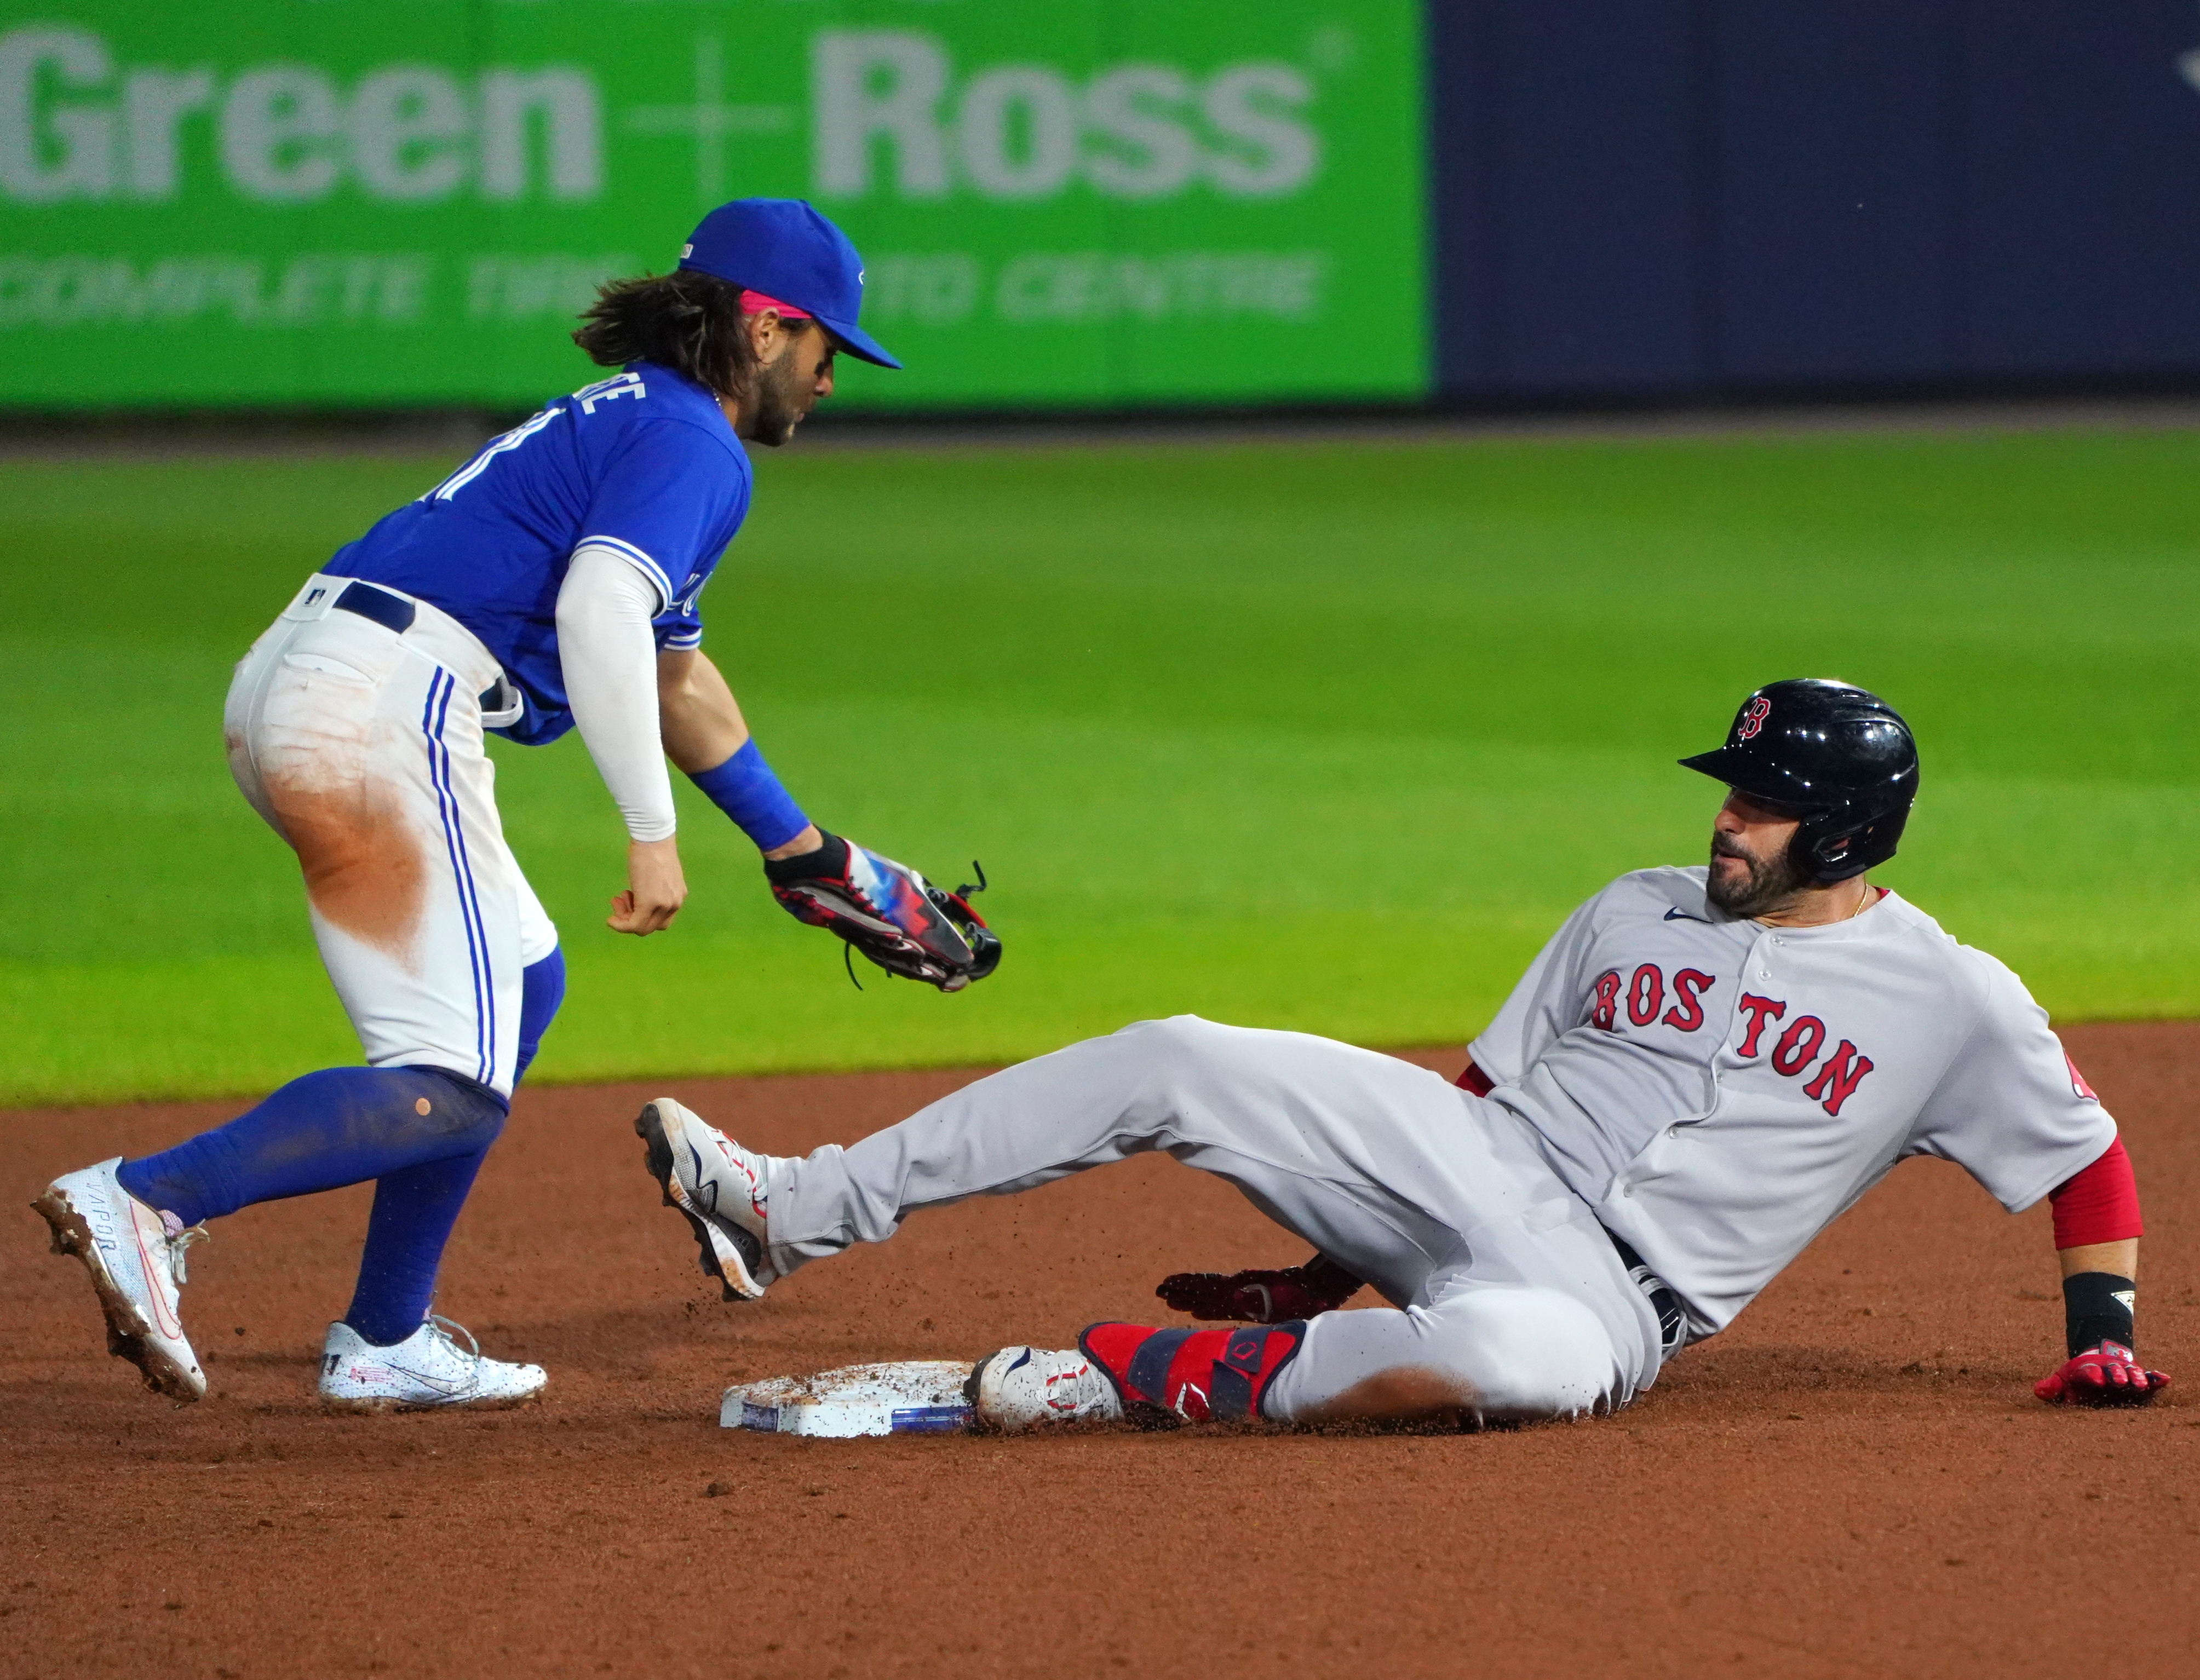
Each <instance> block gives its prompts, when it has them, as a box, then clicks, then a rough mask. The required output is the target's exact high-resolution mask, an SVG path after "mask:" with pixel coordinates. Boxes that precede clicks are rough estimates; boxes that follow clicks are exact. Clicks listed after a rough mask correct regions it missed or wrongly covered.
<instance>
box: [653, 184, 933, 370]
mask: <svg viewBox="0 0 2200 1680" xmlns="http://www.w3.org/2000/svg"><path fill="white" fill-rule="evenodd" d="M680 266H682V268H693V269H695V270H697V271H699V272H702V273H705V274H715V275H717V277H718V278H720V279H721V280H727V281H730V282H731V283H732V284H734V285H737V286H740V287H743V288H745V289H746V290H750V291H754V292H762V293H763V294H764V296H767V297H769V298H772V299H775V300H777V301H781V302H785V303H791V304H793V306H794V307H796V308H798V309H799V310H802V311H804V312H805V313H807V314H810V315H814V316H815V317H816V319H818V320H819V321H821V322H822V323H823V325H824V326H825V330H826V331H828V332H830V333H831V334H832V335H833V337H834V338H836V339H838V340H839V341H840V343H841V344H842V346H844V347H845V348H846V350H847V352H848V354H850V355H851V356H860V357H862V358H863V360H865V361H868V362H875V363H877V364H878V365H879V366H881V367H899V366H901V364H900V363H899V362H898V361H896V360H894V359H893V358H892V356H890V355H888V354H886V351H885V349H884V348H881V346H880V344H879V342H878V341H877V340H875V339H874V338H873V337H871V336H870V335H869V333H867V332H865V331H863V329H862V328H861V327H859V326H857V325H856V315H857V311H858V310H860V309H861V308H862V307H863V259H862V258H861V257H859V256H857V255H856V248H855V247H854V246H853V245H851V244H850V243H848V236H847V235H846V234H845V233H843V232H841V231H840V229H839V228H837V227H835V226H834V225H833V224H832V223H831V222H829V221H828V220H826V219H825V218H824V217H823V216H822V215H820V214H818V213H817V212H816V210H814V209H812V208H810V203H809V202H808V201H807V200H805V199H800V198H736V199H735V200H734V202H732V203H730V204H721V205H720V206H719V207H718V208H717V209H715V210H713V211H711V214H709V215H707V216H705V217H704V218H703V220H702V221H701V222H700V223H699V224H698V225H697V226H696V229H695V231H694V232H693V233H691V234H689V235H688V243H686V244H684V245H682V247H681V248H680Z"/></svg>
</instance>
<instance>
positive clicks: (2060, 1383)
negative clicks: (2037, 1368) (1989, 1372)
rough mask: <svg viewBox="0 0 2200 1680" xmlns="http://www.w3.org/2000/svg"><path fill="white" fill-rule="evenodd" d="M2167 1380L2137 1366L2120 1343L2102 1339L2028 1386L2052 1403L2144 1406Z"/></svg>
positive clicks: (2156, 1372) (2166, 1383) (2139, 1365)
mask: <svg viewBox="0 0 2200 1680" xmlns="http://www.w3.org/2000/svg"><path fill="white" fill-rule="evenodd" d="M2168 1386H2169V1379H2168V1377H2167V1376H2165V1375H2164V1374H2163V1373H2161V1372H2159V1371H2150V1370H2148V1369H2147V1368H2146V1367H2144V1366H2143V1365H2141V1364H2140V1363H2139V1361H2138V1359H2137V1358H2136V1357H2135V1356H2134V1355H2133V1353H2132V1350H2131V1349H2129V1348H2127V1347H2125V1346H2123V1345H2122V1344H2121V1343H2116V1342H2103V1343H2100V1344H2099V1345H2098V1347H2092V1348H2088V1349H2086V1350H2085V1351H2084V1352H2083V1353H2081V1354H2077V1355H2074V1356H2072V1357H2071V1358H2070V1359H2068V1361H2064V1363H2063V1365H2062V1366H2061V1367H2058V1368H2057V1370H2055V1371H2054V1372H2052V1373H2050V1374H2049V1375H2047V1376H2045V1377H2042V1378H2041V1379H2039V1381H2038V1382H2036V1383H2034V1384H2033V1385H2032V1391H2033V1393H2034V1394H2036V1395H2038V1396H2039V1397H2040V1398H2041V1399H2042V1400H2045V1401H2046V1402H2048V1403H2049V1404H2050V1405H2053V1406H2144V1405H2145V1404H2146V1403H2147V1402H2149V1401H2150V1400H2152V1399H2153V1398H2154V1397H2155V1396H2156V1395H2157V1394H2160V1393H2161V1392H2162V1390H2164V1389H2166V1388H2168Z"/></svg>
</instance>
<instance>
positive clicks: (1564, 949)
mask: <svg viewBox="0 0 2200 1680" xmlns="http://www.w3.org/2000/svg"><path fill="white" fill-rule="evenodd" d="M1603 896H1604V895H1603V894H1602V893H1599V894H1598V895H1597V896H1596V897H1595V898H1594V899H1590V900H1589V902H1588V903H1586V904H1583V905H1582V906H1581V908H1580V909H1578V910H1576V911H1575V912H1574V913H1573V914H1572V915H1571V916H1568V917H1567V918H1566V919H1565V922H1564V923H1563V924H1561V925H1560V927H1559V931H1558V932H1557V933H1555V934H1552V935H1551V937H1550V940H1548V943H1546V944H1545V945H1544V946H1543V948H1542V950H1541V951H1538V952H1536V960H1535V961H1534V962H1532V963H1530V964H1529V965H1528V971H1527V973H1525V974H1524V975H1521V976H1520V980H1519V983H1518V985H1516V986H1514V987H1513V988H1512V996H1511V997H1509V998H1507V999H1506V1000H1505V1005H1504V1007H1503V1008H1502V1009H1501V1010H1498V1011H1497V1014H1496V1016H1495V1019H1493V1020H1492V1021H1490V1023H1489V1026H1488V1027H1484V1028H1483V1032H1482V1036H1481V1037H1479V1038H1477V1039H1475V1041H1474V1042H1473V1043H1472V1044H1471V1045H1468V1046H1467V1047H1466V1053H1467V1055H1468V1057H1470V1058H1471V1059H1472V1062H1474V1065H1475V1066H1476V1067H1477V1068H1481V1069H1482V1071H1483V1073H1484V1074H1488V1075H1489V1082H1490V1083H1491V1084H1492V1085H1494V1086H1495V1085H1511V1084H1512V1083H1513V1082H1514V1081H1516V1080H1518V1079H1519V1078H1520V1077H1521V1075H1522V1074H1525V1073H1526V1072H1527V1071H1528V1069H1529V1068H1532V1067H1534V1066H1535V1065H1536V1061H1537V1060H1538V1059H1539V1058H1540V1057H1542V1054H1543V1052H1544V1051H1547V1050H1548V1049H1549V1048H1550V1047H1551V1045H1552V1044H1553V1042H1555V1041H1556V1040H1557V1039H1558V1037H1559V1034H1560V1033H1565V1032H1569V1031H1571V1029H1572V1028H1574V1027H1578V1026H1579V1025H1581V1022H1582V1019H1583V1016H1584V1014H1585V1013H1586V1012H1587V1008H1588V992H1587V989H1586V988H1587V986H1588V979H1587V976H1586V974H1585V972H1584V971H1585V970H1586V969H1587V967H1588V962H1589V945H1590V942H1591V940H1592V938H1593V937H1594V932H1595V921H1596V907H1597V905H1598V904H1599V903H1600V902H1601V901H1602V899H1603Z"/></svg>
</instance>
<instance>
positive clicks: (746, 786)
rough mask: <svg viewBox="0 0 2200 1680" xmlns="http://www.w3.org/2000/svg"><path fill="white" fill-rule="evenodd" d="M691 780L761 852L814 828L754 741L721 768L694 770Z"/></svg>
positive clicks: (742, 748)
mask: <svg viewBox="0 0 2200 1680" xmlns="http://www.w3.org/2000/svg"><path fill="white" fill-rule="evenodd" d="M688 780H689V781H692V782H693V783H694V784H695V785H696V786H697V787H699V788H701V789H702V790H703V792H704V793H705V795H706V796H707V797H708V798H709V799H710V801H711V804H712V805H716V806H717V808H718V809H719V810H720V811H724V812H725V813H726V815H727V816H728V817H732V818H733V819H734V827H735V828H739V829H740V831H741V832H742V833H743V834H746V835H747V836H748V837H749V838H750V839H751V840H754V841H755V842H756V844H757V850H758V851H759V852H769V851H770V850H771V849H772V848H773V847H774V846H785V845H786V844H787V841H789V840H793V838H794V837H795V836H796V835H797V834H800V833H801V832H802V831H803V830H804V829H805V828H808V827H809V826H810V819H809V818H808V817H805V816H804V815H803V814H802V807H801V806H799V805H797V804H795V803H794V800H793V797H792V796H791V795H790V794H789V793H787V789H786V788H784V787H781V786H780V785H779V778H778V777H777V776H774V775H773V774H772V773H771V766H770V765H769V764H766V763H764V754H763V753H762V752H760V751H758V747H757V744H756V741H755V740H754V739H753V738H751V739H750V740H745V741H743V742H742V743H741V750H740V752H736V753H734V756H733V757H732V758H728V759H727V760H726V762H725V763H724V764H720V765H719V766H718V767H717V769H715V770H690V771H688Z"/></svg>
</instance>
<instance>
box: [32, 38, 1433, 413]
mask: <svg viewBox="0 0 2200 1680" xmlns="http://www.w3.org/2000/svg"><path fill="white" fill-rule="evenodd" d="M11 10H12V11H13V14H14V15H12V16H10V15H7V14H6V13H0V402H4V403H7V404H10V405H15V406H54V407H87V406H93V407H96V406H102V405H112V406H125V405H127V406H147V405H192V406H199V405H267V404H286V403H309V404H316V405H329V404H339V405H341V404H361V405H376V406H388V405H392V404H409V403H423V404H428V403H444V402H454V401H455V402H482V403H492V404H524V403H528V402H531V401H535V400H536V399H538V398H540V397H541V396H542V395H545V394H547V393H549V392H553V391H562V390H564V389H567V388H568V387H570V385H572V384H573V383H576V381H577V379H578V378H580V377H581V376H582V372H583V371H584V364H583V363H582V360H581V358H580V356H579V354H578V353H577V352H576V351H575V350H574V349H573V348H572V347H571V345H570V343H569V342H567V339H566V332H567V331H568V330H569V329H570V325H571V321H572V317H573V315H574V313H575V312H576V309H577V308H578V307H581V306H582V304H584V303H585V302H586V301H587V300H588V297H589V296H591V290H592V288H593V287H594V284H595V283H596V282H597V281H599V280H600V279H602V278H605V277H606V276H610V275H617V274H625V273H635V272H642V271H645V270H657V271H661V270H663V269H664V268H666V267H669V266H670V264H671V262H672V260H673V257H674V255H675V253H676V251H677V249H678V248H679V244H680V240H681V237H682V235H683V234H684V233H685V232H686V231H687V230H688V227H689V226H690V225H692V224H693V222H694V221H695V220H696V219H697V217H698V215H699V214H700V213H701V212H702V211H703V210H704V209H705V208H708V207H710V206H711V205H712V204H714V203H717V202H720V201H722V200H723V199H726V198H729V197H734V196H741V195H746V194H758V193H761V194H778V195H787V196H800V197H806V198H809V199H810V200H812V201H813V202H816V203H817V204H818V205H819V206H820V207H821V208H823V209H825V210H826V211H827V212H828V214H831V215H833V216H834V217H835V218H836V219H837V220H840V223H841V224H842V225H844V226H845V227H846V228H847V229H848V231H849V232H850V233H851V236H852V237H854V239H855V240H856V242H857V246H858V247H859V248H860V249H861V250H862V251H863V256H864V259H865V264H866V268H867V289H866V297H867V301H866V303H865V306H864V313H863V319H864V323H865V325H867V326H869V327H871V328H872V330H873V331H875V332H876V334H877V335H878V336H879V337H881V339H883V340H884V341H885V342H886V343H887V344H888V345H889V346H890V347H892V348H893V349H895V350H896V351H897V352H898V354H900V355H901V356H902V357H903V359H904V360H905V361H906V362H907V363H908V366H909V371H908V372H907V373H906V374H904V375H898V376H897V375H892V374H885V373H880V372H875V371H874V370H870V369H868V368H865V369H857V370H851V372H850V373H849V374H848V375H847V376H846V377H845V378H844V381H843V392H842V395H843V397H844V398H845V401H848V402H851V403H857V404H864V405H874V404H875V405H889V404H890V405H893V406H906V407H943V406H953V405H958V404H984V405H996V406H999V405H1009V406H1018V407H1023V406H1033V405H1041V406H1043V405H1048V404H1065V405H1092V404H1096V403H1126V402H1128V403H1137V402H1142V401H1176V400H1193V401H1231V400H1237V399H1252V398H1259V399H1263V400H1271V399H1279V398H1280V399H1299V400H1304V399H1323V398H1353V397H1393V398H1395V397H1399V396H1410V395H1417V394H1419V393H1421V392H1422V391H1423V390H1425V388H1426V385H1427V382H1428V368H1429V366H1430V358H1429V354H1428V349H1427V345H1426V342H1425V339H1426V329H1425V321H1426V319H1427V315H1428V310H1427V307H1426V301H1425V296H1424V292H1425V280H1424V271H1425V249H1424V248H1425V239H1424V233H1423V226H1422V222H1423V196H1424V189H1423V181H1422V154H1423V138H1422V136H1423V129H1424V123H1423V116H1422V108H1421V107H1422V90H1421V56H1422V55H1421V49H1420V31H1419V9H1418V7H1417V6H1416V5H1415V4H1414V3H1413V0H1260V3H1243V0H1237V3H1228V4H1220V5H1217V4H1208V5H1205V6H1185V5H1180V4H1174V5H1172V4H1161V3H1152V0H1115V3H1109V4H1097V3H1079V4H1064V3H1055V4H1050V5H1045V6H1036V5H1030V4H1024V3H1009V0H926V3H918V0H869V3H861V0H618V3H600V0H599V3H589V0H531V3H524V0H441V3H419V0H411V3H403V0H400V3H388V0H376V3H368V0H218V3H213V4H202V5H199V6H195V7H176V6H170V5H155V4H151V3H147V0H111V3H98V0H55V3H53V4H51V5H43V6H39V7H38V8H36V9H24V8H22V7H21V6H20V0H19V3H18V5H17V6H16V7H15V8H11ZM1338 306H1343V307H1344V309H1345V315H1344V318H1343V322H1340V319H1339V317H1338V316H1337V314H1336V313H1332V312H1334V311H1335V310H1336V309H1337V307H1338ZM1325 315H1327V316H1328V318H1329V319H1328V320H1327V323H1326V325H1323V324H1321V323H1322V318H1323V317H1324V316H1325Z"/></svg>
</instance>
